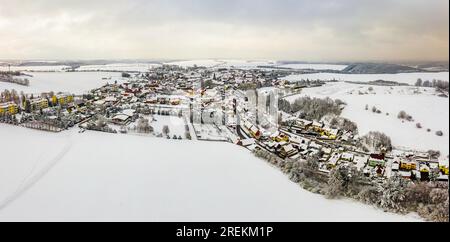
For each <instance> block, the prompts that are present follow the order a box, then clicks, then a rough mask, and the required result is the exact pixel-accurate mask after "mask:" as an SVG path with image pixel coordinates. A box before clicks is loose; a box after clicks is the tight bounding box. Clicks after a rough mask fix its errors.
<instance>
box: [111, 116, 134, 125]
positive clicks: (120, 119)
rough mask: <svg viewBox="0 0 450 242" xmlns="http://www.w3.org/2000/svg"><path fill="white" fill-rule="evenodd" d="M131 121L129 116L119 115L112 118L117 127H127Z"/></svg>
mask: <svg viewBox="0 0 450 242" xmlns="http://www.w3.org/2000/svg"><path fill="white" fill-rule="evenodd" d="M130 121H131V116H128V115H126V114H123V113H121V114H117V115H115V116H114V117H112V119H111V122H112V123H114V124H117V125H125V124H128V123H129V122H130Z"/></svg>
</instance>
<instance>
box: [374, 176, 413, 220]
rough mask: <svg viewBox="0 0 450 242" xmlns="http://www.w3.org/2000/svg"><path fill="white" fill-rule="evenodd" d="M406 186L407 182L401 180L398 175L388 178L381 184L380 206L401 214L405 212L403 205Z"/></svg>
mask: <svg viewBox="0 0 450 242" xmlns="http://www.w3.org/2000/svg"><path fill="white" fill-rule="evenodd" d="M407 186H408V182H407V180H406V179H403V178H402V177H401V176H400V175H394V176H392V177H390V178H389V179H388V180H387V182H386V183H385V184H383V194H382V195H381V203H380V206H381V207H382V208H384V209H387V210H393V211H396V212H403V211H404V210H405V208H404V206H403V205H404V202H405V199H406V188H407Z"/></svg>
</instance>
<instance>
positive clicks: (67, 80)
mask: <svg viewBox="0 0 450 242" xmlns="http://www.w3.org/2000/svg"><path fill="white" fill-rule="evenodd" d="M27 74H30V75H32V76H33V77H26V78H28V79H29V80H30V85H29V86H21V85H17V84H13V83H6V82H0V90H4V89H10V90H11V89H15V90H17V91H19V92H20V91H23V92H25V93H39V94H40V93H42V92H49V91H54V92H71V93H75V94H83V93H85V92H86V91H89V90H91V89H94V88H98V87H101V86H102V85H104V84H106V83H107V82H109V83H112V82H114V81H115V80H117V81H118V82H119V83H120V82H121V81H122V77H121V73H119V72H48V73H47V72H33V73H27ZM22 78H24V77H22ZM103 78H107V80H104V79H103Z"/></svg>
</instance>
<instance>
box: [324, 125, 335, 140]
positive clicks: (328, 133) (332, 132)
mask: <svg viewBox="0 0 450 242" xmlns="http://www.w3.org/2000/svg"><path fill="white" fill-rule="evenodd" d="M338 133H339V129H330V128H327V129H323V131H322V132H321V135H322V136H326V137H327V138H328V139H331V140H335V139H337V136H338Z"/></svg>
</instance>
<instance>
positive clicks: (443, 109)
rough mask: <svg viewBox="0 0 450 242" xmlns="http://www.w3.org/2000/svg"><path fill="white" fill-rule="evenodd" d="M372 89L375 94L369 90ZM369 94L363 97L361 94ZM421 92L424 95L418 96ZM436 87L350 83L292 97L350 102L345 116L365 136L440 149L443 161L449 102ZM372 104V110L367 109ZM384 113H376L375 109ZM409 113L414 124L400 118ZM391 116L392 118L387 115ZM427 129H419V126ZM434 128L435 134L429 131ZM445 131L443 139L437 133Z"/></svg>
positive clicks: (447, 128)
mask: <svg viewBox="0 0 450 242" xmlns="http://www.w3.org/2000/svg"><path fill="white" fill-rule="evenodd" d="M369 87H372V88H373V89H374V91H372V92H371V91H368V88H369ZM360 91H361V92H362V93H365V92H368V93H369V94H367V95H359V92H360ZM416 91H419V92H420V93H415V92H416ZM434 94H435V91H434V89H433V88H416V87H406V86H404V87H384V86H369V85H357V84H349V83H343V82H338V83H328V84H327V85H324V86H322V87H317V88H306V89H303V90H302V94H300V95H297V96H291V97H289V98H288V100H290V101H294V100H295V99H296V98H298V97H299V96H311V97H319V98H324V97H330V98H332V99H341V100H343V101H344V102H346V103H347V107H346V108H345V109H344V111H343V113H342V116H344V117H346V118H349V119H350V120H352V121H355V122H356V123H357V124H358V127H359V131H360V134H361V135H364V134H367V133H368V132H370V131H381V132H384V133H386V134H387V135H388V136H390V137H391V139H392V141H393V143H394V145H395V146H400V147H408V148H413V149H420V150H425V151H426V150H429V149H435V150H440V151H441V152H442V154H443V158H445V157H447V155H448V154H449V99H448V98H442V97H438V96H436V95H434ZM366 104H367V105H369V111H366V110H365V106H366ZM373 106H375V107H376V108H377V109H379V110H381V111H382V114H376V113H373V112H372V111H371V109H372V107H373ZM402 110H403V111H406V113H408V114H409V115H411V116H412V117H413V118H414V122H405V123H402V121H401V120H399V119H398V118H397V115H398V113H399V112H400V111H402ZM386 113H389V116H387V115H386ZM418 122H419V123H421V124H422V126H423V128H422V129H418V128H416V123H418ZM428 128H430V129H431V130H432V131H431V132H427V129H428ZM438 130H442V131H443V132H444V136H443V137H439V136H437V135H436V134H435V132H436V131H438Z"/></svg>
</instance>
